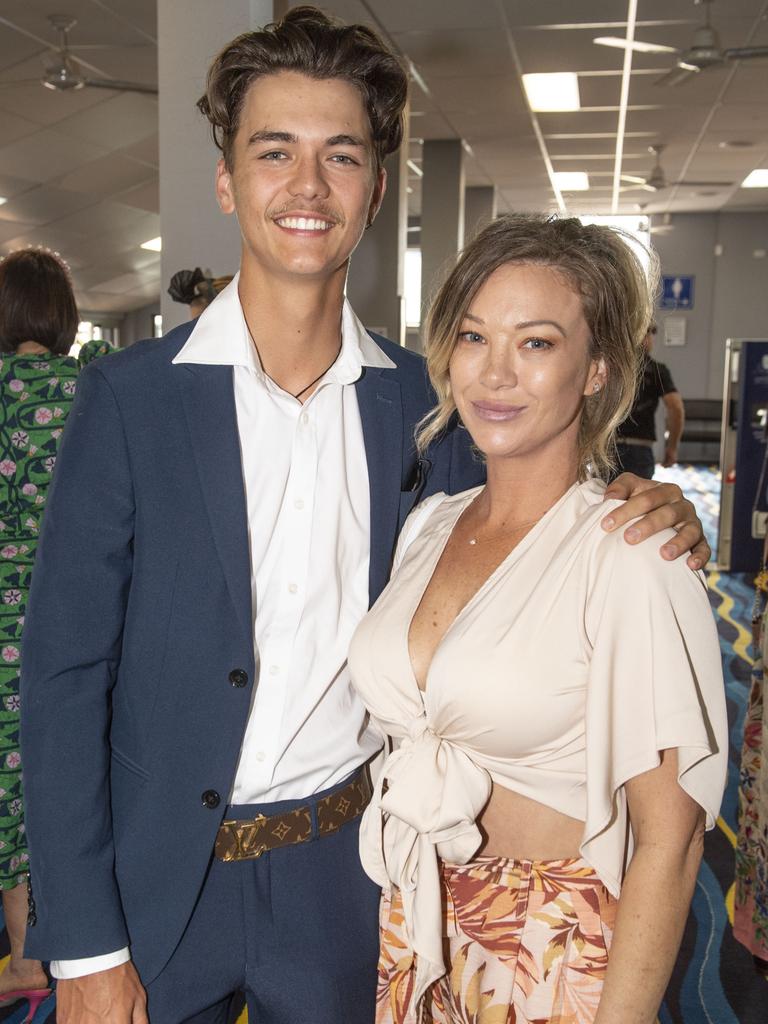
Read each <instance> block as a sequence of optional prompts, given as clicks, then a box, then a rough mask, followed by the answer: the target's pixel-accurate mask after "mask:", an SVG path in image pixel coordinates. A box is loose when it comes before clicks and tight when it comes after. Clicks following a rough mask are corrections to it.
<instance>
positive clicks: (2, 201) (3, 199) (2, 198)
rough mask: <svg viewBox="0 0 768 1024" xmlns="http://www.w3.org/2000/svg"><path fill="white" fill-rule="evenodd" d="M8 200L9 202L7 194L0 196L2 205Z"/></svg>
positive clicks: (0, 204)
mask: <svg viewBox="0 0 768 1024" xmlns="http://www.w3.org/2000/svg"><path fill="white" fill-rule="evenodd" d="M7 202H8V200H7V199H6V197H5V196H0V206H3V205H4V204H5V203H7Z"/></svg>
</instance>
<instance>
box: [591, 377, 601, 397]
mask: <svg viewBox="0 0 768 1024" xmlns="http://www.w3.org/2000/svg"><path fill="white" fill-rule="evenodd" d="M599 390H600V381H599V380H596V381H595V383H594V384H593V385H592V391H593V392H594V394H597V393H598V391H599Z"/></svg>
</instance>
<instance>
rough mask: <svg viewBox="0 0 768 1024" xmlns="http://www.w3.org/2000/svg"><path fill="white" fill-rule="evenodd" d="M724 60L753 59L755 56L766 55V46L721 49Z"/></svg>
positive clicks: (767, 55) (767, 48) (767, 47)
mask: <svg viewBox="0 0 768 1024" xmlns="http://www.w3.org/2000/svg"><path fill="white" fill-rule="evenodd" d="M723 56H724V57H725V59H726V60H755V59H756V58H757V57H768V46H737V47H736V48H735V49H733V50H723Z"/></svg>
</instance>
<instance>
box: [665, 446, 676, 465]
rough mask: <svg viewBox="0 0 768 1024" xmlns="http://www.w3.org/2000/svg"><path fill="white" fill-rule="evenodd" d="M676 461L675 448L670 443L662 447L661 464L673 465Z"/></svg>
mask: <svg viewBox="0 0 768 1024" xmlns="http://www.w3.org/2000/svg"><path fill="white" fill-rule="evenodd" d="M676 462H677V448H673V447H672V446H671V445H667V447H666V448H665V449H664V459H663V461H662V463H661V464H662V466H665V467H666V468H669V467H670V466H674V464H675V463H676Z"/></svg>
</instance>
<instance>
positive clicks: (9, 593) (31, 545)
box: [0, 342, 110, 889]
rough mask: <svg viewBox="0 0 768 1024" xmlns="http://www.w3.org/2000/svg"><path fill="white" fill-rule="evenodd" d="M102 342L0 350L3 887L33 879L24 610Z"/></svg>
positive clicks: (0, 885) (105, 348) (0, 814)
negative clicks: (64, 442)
mask: <svg viewBox="0 0 768 1024" xmlns="http://www.w3.org/2000/svg"><path fill="white" fill-rule="evenodd" d="M108 351H110V349H109V347H108V346H107V345H105V344H104V343H102V342H98V343H97V342H90V343H89V344H88V345H85V346H83V348H82V349H81V352H80V356H79V357H78V358H77V359H74V358H71V357H69V356H55V355H46V354H43V355H40V354H34V355H32V354H27V355H13V354H11V355H7V354H6V355H3V354H0V403H1V405H0V889H12V888H14V886H16V885H18V884H19V883H20V882H24V881H26V876H27V872H28V860H29V856H28V854H27V849H26V843H25V841H24V809H23V801H22V788H21V786H22V782H21V754H20V752H19V670H20V664H21V651H22V644H21V638H22V629H23V626H24V613H25V611H26V606H27V597H28V595H29V584H30V579H31V574H32V565H33V562H34V558H35V549H36V547H37V538H38V534H39V531H40V520H41V517H42V514H43V509H44V508H45V499H46V496H47V493H48V485H49V484H50V481H51V472H52V470H53V467H54V465H55V463H56V454H57V452H58V450H59V443H60V441H61V435H62V430H63V427H64V422H65V420H66V418H67V415H68V414H69V411H70V409H71V407H72V400H73V398H74V396H75V386H76V379H77V375H78V373H79V372H80V369H81V368H82V366H83V365H84V364H85V363H86V362H89V361H90V360H91V359H93V358H95V356H97V355H101V354H102V353H105V352H108Z"/></svg>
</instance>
